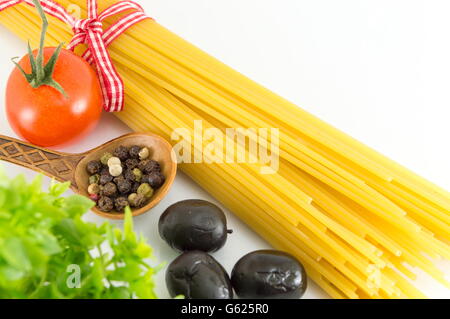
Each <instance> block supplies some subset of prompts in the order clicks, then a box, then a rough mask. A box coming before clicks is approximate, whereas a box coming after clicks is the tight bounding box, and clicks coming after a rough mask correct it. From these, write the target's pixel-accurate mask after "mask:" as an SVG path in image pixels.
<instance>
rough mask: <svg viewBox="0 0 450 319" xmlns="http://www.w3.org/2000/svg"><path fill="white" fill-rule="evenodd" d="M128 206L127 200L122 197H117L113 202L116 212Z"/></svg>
mask: <svg viewBox="0 0 450 319" xmlns="http://www.w3.org/2000/svg"><path fill="white" fill-rule="evenodd" d="M128 205H130V204H129V203H128V200H127V198H126V197H123V196H121V197H117V198H116V200H115V201H114V206H115V207H116V211H118V212H122V211H123V210H124V209H125V207H127V206H128Z"/></svg>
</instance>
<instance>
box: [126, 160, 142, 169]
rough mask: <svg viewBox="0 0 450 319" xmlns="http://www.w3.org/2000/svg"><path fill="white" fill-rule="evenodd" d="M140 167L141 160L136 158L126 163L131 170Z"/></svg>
mask: <svg viewBox="0 0 450 319" xmlns="http://www.w3.org/2000/svg"><path fill="white" fill-rule="evenodd" d="M138 165H139V160H137V159H135V158H129V159H127V160H126V161H125V166H126V167H127V168H129V169H135V168H136V167H137V166H138Z"/></svg>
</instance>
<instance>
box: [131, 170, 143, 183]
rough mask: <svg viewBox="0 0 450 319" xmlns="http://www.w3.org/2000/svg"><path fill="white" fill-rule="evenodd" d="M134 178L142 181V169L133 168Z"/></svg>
mask: <svg viewBox="0 0 450 319" xmlns="http://www.w3.org/2000/svg"><path fill="white" fill-rule="evenodd" d="M133 175H134V180H135V181H136V182H140V181H141V179H142V171H141V170H140V169H139V168H135V169H133Z"/></svg>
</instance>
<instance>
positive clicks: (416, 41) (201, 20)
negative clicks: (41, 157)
mask: <svg viewBox="0 0 450 319" xmlns="http://www.w3.org/2000/svg"><path fill="white" fill-rule="evenodd" d="M140 3H141V4H142V5H143V6H144V7H145V8H146V10H147V12H148V14H150V15H152V16H153V17H155V18H156V19H157V20H158V22H160V23H161V24H162V25H164V26H166V27H168V28H169V29H171V30H172V31H174V32H176V33H177V34H179V35H181V36H183V37H185V38H186V39H188V40H190V41H191V42H193V43H194V44H196V45H198V46H199V47H201V48H203V49H204V50H206V51H207V52H209V53H211V54H212V55H214V56H216V57H217V58H219V59H221V60H222V61H224V62H226V63H227V64H229V65H231V66H233V67H234V68H236V69H238V70H240V71H241V72H243V73H244V74H246V75H248V76H250V77H251V78H253V79H255V80H256V81H258V82H260V83H262V84H263V85H265V86H267V87H269V88H271V89H272V90H274V91H275V92H277V93H279V94H281V95H282V96H284V97H287V98H288V99H290V100H291V101H293V102H294V103H296V104H298V105H301V106H302V107H304V108H306V109H307V110H309V111H311V112H312V113H314V114H316V115H318V116H320V117H322V118H323V119H325V120H327V121H328V122H330V123H332V124H334V125H335V126H337V127H339V128H341V129H343V130H344V131H346V132H348V133H350V134H351V135H353V136H355V137H357V138H359V139H360V140H362V141H363V142H365V143H366V144H368V145H370V146H372V147H374V148H376V149H378V150H380V151H381V152H383V153H384V154H386V155H388V156H390V157H392V158H393V159H395V160H397V161H399V162H400V163H402V164H404V165H406V166H407V167H409V168H411V169H413V170H415V171H417V172H418V173H420V174H421V175H423V176H425V177H426V178H428V179H430V180H431V181H433V182H435V183H437V184H439V185H441V186H442V187H444V188H446V189H450V169H449V160H450V147H449V146H448V145H449V143H448V139H449V137H450V134H449V133H450V126H449V121H450V120H449V119H450V94H449V93H448V92H450V58H449V57H450V37H449V34H450V20H449V19H448V12H450V3H449V2H448V1H445V0H443V1H430V0H424V1H416V0H404V1H400V0H395V1H392V0H378V1H369V0H365V1H363V0H353V1H350V0H341V1H335V0H315V1H312V0H309V1H304V0H245V1H242V0H226V1H225V0H222V1H220V0H215V1H210V0H190V1H185V0H151V1H147V0H146V1H140ZM0 46H1V48H2V50H0V66H1V67H0V92H2V93H1V95H3V92H4V87H5V83H6V80H7V77H8V74H9V72H10V71H11V69H12V64H11V62H10V57H13V56H21V55H23V54H24V53H25V45H24V44H23V43H22V42H20V41H19V40H18V39H16V38H15V37H14V36H13V35H11V34H10V33H9V32H8V31H7V30H5V29H4V28H2V27H0ZM0 109H1V110H0V114H1V115H0V116H1V118H0V134H6V135H10V136H15V135H14V133H13V132H12V130H11V129H10V127H9V125H8V123H7V121H6V119H5V115H4V102H3V98H2V97H0ZM128 131H129V130H128V128H127V127H125V126H124V125H123V124H121V123H120V122H119V121H117V120H116V119H115V118H114V117H112V116H110V115H104V117H103V119H102V122H101V125H100V127H98V128H97V130H96V131H95V132H94V133H93V134H91V135H90V136H89V138H88V139H86V140H85V141H83V142H81V143H79V144H77V145H73V146H71V147H69V148H65V149H63V151H73V152H80V151H85V150H87V149H89V148H91V147H93V146H96V145H98V144H100V143H103V142H105V141H107V140H109V139H111V138H114V137H116V136H118V135H120V134H122V133H126V132H128ZM4 165H6V167H7V169H8V172H9V173H10V174H11V175H15V174H18V173H25V174H26V175H28V176H32V175H34V174H33V173H31V172H29V171H26V170H25V169H22V168H19V167H17V166H14V165H10V164H4ZM187 198H204V199H209V200H212V199H211V198H210V197H209V196H208V195H207V194H206V193H205V192H203V191H202V190H201V189H200V188H199V187H197V186H196V185H195V184H194V183H192V182H191V181H190V180H189V179H188V178H186V177H185V176H183V174H179V176H178V177H177V180H176V182H175V185H174V187H173V189H172V191H171V192H170V194H169V196H168V197H167V198H166V199H165V200H164V201H163V202H162V203H161V204H160V205H159V206H158V207H157V208H155V209H153V210H152V211H151V213H148V214H146V215H144V216H140V217H138V218H136V222H135V223H136V225H137V229H138V230H139V231H142V232H144V233H145V235H146V236H147V237H148V238H149V242H150V244H151V245H152V246H153V247H154V250H155V255H156V257H157V258H158V259H159V260H161V261H163V260H165V261H168V262H170V261H171V260H172V259H173V258H175V256H177V254H176V253H174V252H173V251H171V249H169V248H168V246H167V245H166V244H165V243H164V242H162V240H161V239H160V238H159V236H158V234H157V221H158V218H159V215H160V214H161V213H162V211H163V210H164V209H165V208H166V207H167V206H168V205H170V204H171V203H174V202H176V201H178V200H182V199H187ZM228 218H229V223H230V225H231V228H233V229H234V230H235V233H234V234H233V235H232V236H230V238H229V241H228V243H227V245H226V246H225V248H224V249H222V250H221V251H220V252H218V253H216V254H214V256H215V257H216V258H217V259H218V260H219V261H220V262H221V263H222V264H223V265H224V266H225V268H226V269H227V270H228V271H230V270H231V269H232V267H233V265H234V263H235V262H236V261H237V260H238V259H239V258H240V257H241V256H242V255H244V254H245V253H247V252H249V251H252V250H255V249H260V248H265V247H268V245H267V244H266V243H265V242H264V241H263V240H262V239H260V238H259V237H258V236H257V235H256V234H255V233H253V232H252V231H251V230H249V229H248V228H247V227H246V226H245V225H244V224H242V223H241V222H240V221H238V220H237V219H236V218H234V217H233V215H232V214H231V213H228ZM88 219H89V220H91V221H95V222H102V221H104V220H102V219H101V218H99V217H97V216H95V215H94V214H89V216H88ZM439 265H440V267H441V268H442V269H444V270H445V271H446V273H447V274H450V263H449V262H440V263H439ZM417 285H418V286H419V287H420V288H422V289H423V291H424V292H425V293H427V294H428V295H429V296H430V297H435V298H445V297H446V298H449V297H450V292H449V290H447V289H446V288H443V287H442V286H440V285H438V284H436V283H435V282H434V281H433V280H432V279H430V278H429V277H427V276H424V275H421V276H419V279H418V282H417ZM157 286H158V287H157V288H158V292H159V295H160V296H161V297H167V292H166V290H165V284H164V280H163V273H161V274H160V275H159V276H158V283H157ZM305 297H307V298H326V297H327V296H326V294H324V293H323V292H322V291H321V290H320V289H319V288H317V286H314V285H313V284H311V285H310V287H309V289H308V291H307V294H306V296H305Z"/></svg>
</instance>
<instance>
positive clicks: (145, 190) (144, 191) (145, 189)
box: [137, 183, 153, 198]
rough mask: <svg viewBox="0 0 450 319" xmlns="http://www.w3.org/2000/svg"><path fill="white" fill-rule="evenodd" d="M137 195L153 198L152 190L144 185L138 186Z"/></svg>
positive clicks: (147, 185)
mask: <svg viewBox="0 0 450 319" xmlns="http://www.w3.org/2000/svg"><path fill="white" fill-rule="evenodd" d="M137 193H138V194H141V195H143V196H144V197H146V198H150V197H152V196H153V188H151V187H150V185H149V184H147V183H144V184H141V186H139V188H138V190H137Z"/></svg>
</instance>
